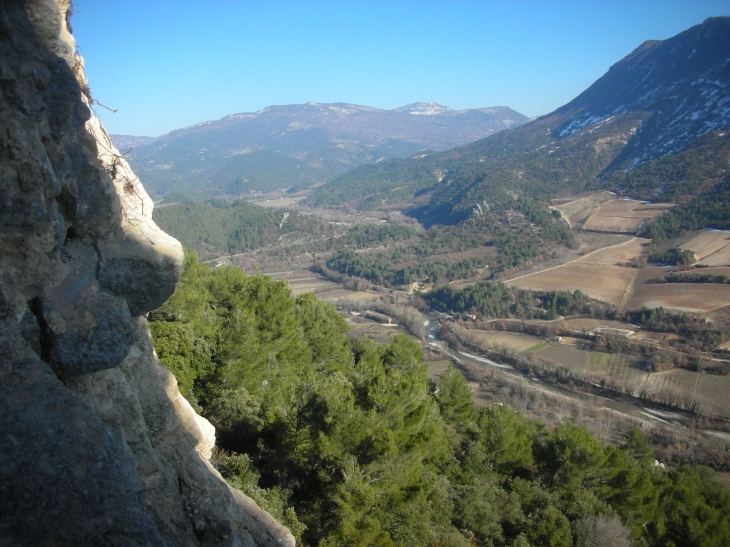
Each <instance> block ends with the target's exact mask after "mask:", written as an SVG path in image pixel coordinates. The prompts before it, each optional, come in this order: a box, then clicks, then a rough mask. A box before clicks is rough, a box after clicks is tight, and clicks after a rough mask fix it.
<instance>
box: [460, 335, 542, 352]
mask: <svg viewBox="0 0 730 547" xmlns="http://www.w3.org/2000/svg"><path fill="white" fill-rule="evenodd" d="M467 332H468V336H469V338H471V339H473V340H474V341H475V342H478V343H481V344H485V345H488V346H491V347H494V346H496V345H503V346H508V347H510V348H512V349H513V350H515V351H527V350H529V349H530V348H533V347H535V346H539V345H540V344H541V343H543V342H544V340H543V339H542V338H537V337H536V336H529V335H527V334H517V333H514V332H500V331H480V330H470V331H467Z"/></svg>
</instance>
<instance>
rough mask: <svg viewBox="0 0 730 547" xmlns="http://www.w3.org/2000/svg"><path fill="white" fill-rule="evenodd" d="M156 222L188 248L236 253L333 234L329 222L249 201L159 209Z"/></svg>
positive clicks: (213, 202) (209, 202)
mask: <svg viewBox="0 0 730 547" xmlns="http://www.w3.org/2000/svg"><path fill="white" fill-rule="evenodd" d="M153 218H154V221H155V222H156V223H157V225H158V226H160V228H162V229H163V230H164V231H165V232H167V233H170V234H172V235H173V236H175V237H176V238H177V239H179V240H180V241H181V242H182V244H183V245H184V246H186V247H188V248H193V249H196V250H198V251H199V252H211V253H219V254H223V253H235V252H240V251H247V250H252V249H260V248H261V247H265V246H267V245H274V244H278V243H279V241H280V239H281V237H282V236H284V235H287V234H297V233H300V234H305V235H306V236H309V237H311V238H322V237H326V236H331V235H333V234H334V233H335V232H334V229H333V227H332V226H331V225H328V224H327V223H326V222H322V221H321V220H318V219H316V218H313V217H310V216H306V215H301V214H299V213H297V212H294V211H271V210H268V209H264V208H263V207H260V206H258V205H254V204H253V203H249V202H247V201H242V200H239V201H234V202H229V201H225V200H211V201H208V202H206V203H200V202H192V203H180V204H174V205H169V206H166V207H157V208H156V209H155V210H154V213H153Z"/></svg>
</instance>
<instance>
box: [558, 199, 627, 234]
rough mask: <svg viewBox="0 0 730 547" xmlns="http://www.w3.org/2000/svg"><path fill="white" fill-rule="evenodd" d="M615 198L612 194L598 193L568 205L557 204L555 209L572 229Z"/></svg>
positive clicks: (567, 203)
mask: <svg viewBox="0 0 730 547" xmlns="http://www.w3.org/2000/svg"><path fill="white" fill-rule="evenodd" d="M615 197H616V196H615V195H614V194H612V193H611V192H597V193H595V194H591V195H588V196H583V197H580V198H578V199H574V200H572V201H568V202H566V203H556V204H555V205H553V209H557V210H558V211H560V213H561V214H562V215H563V218H564V219H565V220H567V221H568V223H569V224H570V226H571V227H572V226H574V225H575V224H578V223H579V222H580V221H582V220H583V219H586V218H588V217H590V216H592V215H594V214H595V213H596V212H597V211H598V206H599V205H600V204H601V203H604V202H606V201H610V200H612V199H615Z"/></svg>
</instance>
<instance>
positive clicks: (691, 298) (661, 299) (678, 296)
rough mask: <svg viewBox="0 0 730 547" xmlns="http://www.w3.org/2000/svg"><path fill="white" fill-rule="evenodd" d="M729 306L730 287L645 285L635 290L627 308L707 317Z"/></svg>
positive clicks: (675, 284)
mask: <svg viewBox="0 0 730 547" xmlns="http://www.w3.org/2000/svg"><path fill="white" fill-rule="evenodd" d="M728 305H730V285H720V284H716V283H655V284H653V283H645V284H641V285H636V286H634V293H633V295H632V297H631V299H630V300H629V302H628V304H627V305H626V307H627V308H628V309H637V310H638V309H640V308H641V307H642V306H643V307H646V308H658V307H663V308H666V309H669V310H673V311H676V312H684V313H706V312H708V311H711V310H714V309H716V308H720V307H723V306H728Z"/></svg>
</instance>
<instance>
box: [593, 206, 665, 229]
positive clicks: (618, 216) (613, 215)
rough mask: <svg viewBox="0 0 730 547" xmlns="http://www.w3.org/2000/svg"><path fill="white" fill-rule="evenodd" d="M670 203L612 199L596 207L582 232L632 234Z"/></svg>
mask: <svg viewBox="0 0 730 547" xmlns="http://www.w3.org/2000/svg"><path fill="white" fill-rule="evenodd" d="M671 206H672V204H671V203H646V202H643V201H634V200H629V199H613V200H611V201H606V202H604V203H601V204H600V205H599V206H598V210H597V211H596V213H595V214H593V215H592V216H591V217H590V218H589V219H588V220H587V221H586V222H585V223H584V224H583V229H584V230H592V231H596V232H612V233H613V232H617V233H634V232H636V231H637V230H638V229H639V227H640V226H641V225H642V224H643V223H644V222H645V221H647V220H649V219H652V218H654V217H657V216H659V215H661V214H662V213H664V211H666V210H667V209H669V208H670V207H671Z"/></svg>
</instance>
